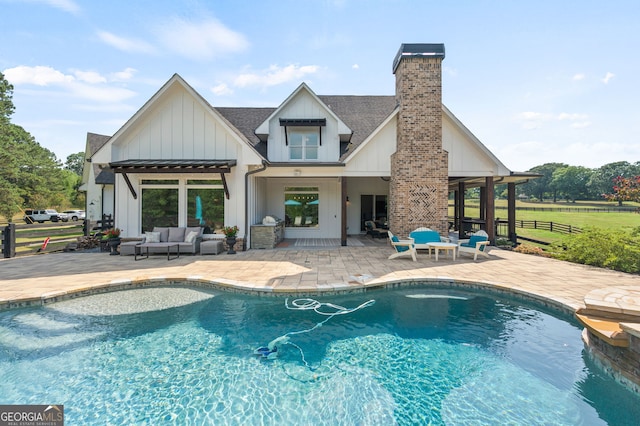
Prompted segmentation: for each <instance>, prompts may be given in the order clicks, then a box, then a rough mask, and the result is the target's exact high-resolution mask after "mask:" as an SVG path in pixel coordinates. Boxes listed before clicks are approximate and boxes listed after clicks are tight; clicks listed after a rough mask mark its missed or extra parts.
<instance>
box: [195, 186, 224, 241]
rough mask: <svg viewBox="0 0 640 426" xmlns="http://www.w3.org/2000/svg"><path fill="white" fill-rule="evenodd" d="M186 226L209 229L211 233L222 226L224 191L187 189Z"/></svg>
mask: <svg viewBox="0 0 640 426" xmlns="http://www.w3.org/2000/svg"><path fill="white" fill-rule="evenodd" d="M187 226H203V227H209V229H210V230H211V232H214V231H215V230H216V229H221V228H222V227H223V226H224V190H223V189H208V188H193V187H188V188H187Z"/></svg>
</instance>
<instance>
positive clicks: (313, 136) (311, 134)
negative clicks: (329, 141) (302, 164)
mask: <svg viewBox="0 0 640 426" xmlns="http://www.w3.org/2000/svg"><path fill="white" fill-rule="evenodd" d="M287 132H288V134H287V139H288V143H289V159H290V160H317V159H318V147H319V146H320V142H319V141H320V128H318V127H290V128H288V129H287Z"/></svg>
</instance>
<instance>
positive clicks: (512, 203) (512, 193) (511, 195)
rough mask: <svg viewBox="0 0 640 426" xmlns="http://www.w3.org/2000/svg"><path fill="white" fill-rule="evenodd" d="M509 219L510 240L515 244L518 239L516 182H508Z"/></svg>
mask: <svg viewBox="0 0 640 426" xmlns="http://www.w3.org/2000/svg"><path fill="white" fill-rule="evenodd" d="M507 221H508V222H509V223H508V234H509V240H510V241H511V242H512V243H513V244H514V245H515V244H516V243H517V240H518V235H517V234H516V184H515V183H513V182H509V183H508V184H507Z"/></svg>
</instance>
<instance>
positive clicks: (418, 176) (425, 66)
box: [389, 44, 449, 237]
mask: <svg viewBox="0 0 640 426" xmlns="http://www.w3.org/2000/svg"><path fill="white" fill-rule="evenodd" d="M443 59H444V44H402V45H401V46H400V50H398V54H397V55H396V57H395V59H394V61H393V73H394V74H395V75H396V99H397V102H398V106H399V109H400V110H399V113H398V126H397V147H396V152H395V153H394V154H393V155H392V156H391V182H390V184H389V228H390V229H391V232H393V233H394V234H398V235H400V236H401V237H406V236H407V235H408V234H409V232H411V231H413V230H414V229H415V228H417V227H420V226H426V227H429V228H431V229H434V230H436V231H438V232H440V233H441V235H446V233H447V231H448V195H449V191H448V175H449V173H448V158H447V153H446V152H445V151H444V150H443V148H442V60H443Z"/></svg>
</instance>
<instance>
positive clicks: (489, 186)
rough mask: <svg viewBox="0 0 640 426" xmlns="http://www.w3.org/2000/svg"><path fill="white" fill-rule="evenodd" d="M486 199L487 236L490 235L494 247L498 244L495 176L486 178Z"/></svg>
mask: <svg viewBox="0 0 640 426" xmlns="http://www.w3.org/2000/svg"><path fill="white" fill-rule="evenodd" d="M484 194H485V196H484V199H485V207H486V208H485V216H484V220H485V223H486V229H485V231H487V234H488V235H489V241H491V244H492V245H495V244H496V210H495V204H496V201H495V200H496V197H495V188H494V186H493V176H487V177H486V178H485V190H484Z"/></svg>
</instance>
